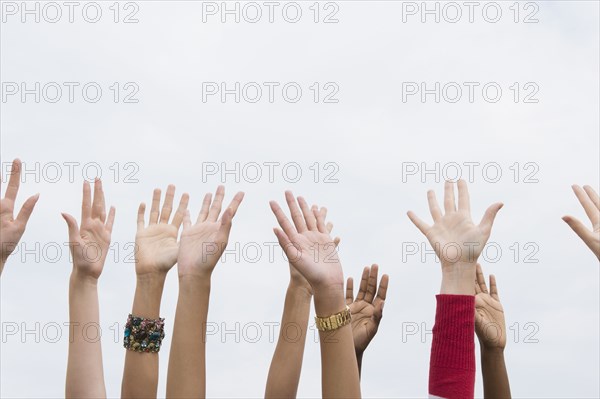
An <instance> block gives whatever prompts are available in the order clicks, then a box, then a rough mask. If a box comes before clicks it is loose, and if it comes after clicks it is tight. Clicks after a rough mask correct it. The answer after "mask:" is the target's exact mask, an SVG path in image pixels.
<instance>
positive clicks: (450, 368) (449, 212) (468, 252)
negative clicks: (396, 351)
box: [408, 180, 502, 399]
mask: <svg viewBox="0 0 600 399" xmlns="http://www.w3.org/2000/svg"><path fill="white" fill-rule="evenodd" d="M427 197H428V200H429V209H430V211H431V216H432V217H433V221H434V224H433V226H429V225H428V224H426V223H425V222H423V221H422V220H421V219H419V218H418V217H417V216H416V215H415V214H414V213H413V212H408V217H409V218H410V219H411V221H412V222H413V223H414V224H415V225H416V226H417V228H418V229H419V230H420V231H421V232H422V233H423V234H424V235H425V236H426V237H427V239H428V240H429V243H430V244H431V246H432V247H433V248H434V250H435V252H436V255H437V256H438V258H439V259H440V261H441V264H442V286H441V289H440V295H437V297H436V299H437V309H436V315H435V325H434V327H433V341H432V344H431V360H430V365H429V393H430V394H431V395H435V396H439V397H443V398H448V399H452V398H469V397H471V398H472V397H473V395H474V386H475V343H474V341H473V336H474V333H475V320H474V319H475V317H474V314H475V297H474V294H475V289H474V286H473V282H474V281H475V278H476V264H477V258H478V257H479V255H480V254H481V251H482V250H483V247H484V246H485V244H486V243H487V240H488V239H489V237H490V233H491V230H492V225H493V222H494V219H495V217H496V214H497V213H498V211H499V210H500V208H502V204H501V203H497V204H494V205H491V206H490V207H489V208H488V209H487V211H486V212H485V215H484V216H483V219H482V220H481V222H480V223H479V225H475V224H474V223H473V221H472V220H471V209H470V202H469V201H470V200H469V193H468V191H467V184H466V183H465V182H464V180H459V181H458V208H457V206H456V202H455V197H454V184H453V183H451V182H446V184H445V189H444V210H445V212H444V214H443V215H442V211H441V210H440V207H439V205H438V203H437V200H436V198H435V193H434V192H433V191H429V192H428V193H427Z"/></svg>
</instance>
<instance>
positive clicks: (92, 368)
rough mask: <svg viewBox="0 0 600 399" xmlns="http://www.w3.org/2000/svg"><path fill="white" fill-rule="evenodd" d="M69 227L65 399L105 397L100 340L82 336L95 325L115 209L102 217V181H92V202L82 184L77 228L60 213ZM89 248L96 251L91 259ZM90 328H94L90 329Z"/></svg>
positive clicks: (88, 189)
mask: <svg viewBox="0 0 600 399" xmlns="http://www.w3.org/2000/svg"><path fill="white" fill-rule="evenodd" d="M62 216H63V218H64V219H65V221H66V222H67V225H68V227H69V247H70V250H71V256H72V258H73V272H72V273H71V279H70V281H69V323H70V328H69V358H68V362H67V381H66V389H65V397H67V398H105V397H106V389H105V386H104V371H103V369H102V347H101V344H100V340H95V339H94V340H90V339H88V337H86V336H85V334H86V331H87V328H86V329H83V327H84V326H90V325H92V326H95V327H96V328H99V319H100V315H99V313H100V312H99V306H98V278H99V277H100V274H101V273H102V269H103V268H104V262H105V260H106V255H107V251H108V247H109V245H110V236H111V232H112V226H113V221H114V218H115V208H111V209H110V212H109V214H108V218H107V216H106V207H105V202H104V192H103V191H102V183H101V182H100V180H96V182H95V183H94V199H93V202H92V198H91V189H90V184H89V183H88V182H85V183H84V184H83V203H82V207H81V227H79V226H77V221H76V220H75V218H74V217H73V216H71V215H68V214H66V213H63V214H62ZM90 247H92V248H96V249H97V252H96V255H94V258H93V259H92V255H90V254H91V253H92V251H88V250H87V249H89V248H90ZM92 330H94V329H92Z"/></svg>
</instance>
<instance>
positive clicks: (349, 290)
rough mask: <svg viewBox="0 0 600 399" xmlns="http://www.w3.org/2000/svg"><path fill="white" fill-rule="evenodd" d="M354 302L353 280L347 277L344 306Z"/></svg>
mask: <svg viewBox="0 0 600 399" xmlns="http://www.w3.org/2000/svg"><path fill="white" fill-rule="evenodd" d="M353 300H354V280H352V277H348V280H347V281H346V305H350V304H351V303H352V302H353Z"/></svg>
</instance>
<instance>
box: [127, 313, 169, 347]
mask: <svg viewBox="0 0 600 399" xmlns="http://www.w3.org/2000/svg"><path fill="white" fill-rule="evenodd" d="M164 327H165V319H162V318H159V319H156V320H154V319H145V318H143V317H137V316H134V315H132V314H129V317H128V318H127V323H125V338H124V339H123V347H125V349H128V350H130V351H134V352H151V353H156V352H158V351H159V350H160V346H161V343H162V340H163V338H164V337H165V331H164Z"/></svg>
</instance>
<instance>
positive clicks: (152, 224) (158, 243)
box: [135, 185, 189, 276]
mask: <svg viewBox="0 0 600 399" xmlns="http://www.w3.org/2000/svg"><path fill="white" fill-rule="evenodd" d="M160 196H161V191H160V190H159V189H155V190H154V194H153V197H152V208H151V210H150V220H149V224H148V225H147V226H146V225H145V223H144V214H145V212H146V204H144V203H142V204H140V207H139V209H138V220H137V233H136V235H135V264H136V266H135V267H136V273H137V274H138V276H139V275H144V274H151V273H167V272H168V271H169V270H170V269H171V268H172V267H173V266H174V265H175V263H176V262H177V252H178V250H179V244H178V242H177V234H178V232H179V228H180V226H181V223H182V222H183V217H184V215H185V212H186V209H187V205H188V202H189V196H188V195H187V194H183V195H182V196H181V200H180V202H179V208H178V209H177V211H176V212H175V215H174V216H173V220H172V222H171V223H169V219H170V217H171V212H172V209H173V199H174V197H175V186H173V185H169V187H168V188H167V193H166V196H165V202H164V204H163V207H162V210H160V211H159V208H160Z"/></svg>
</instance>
